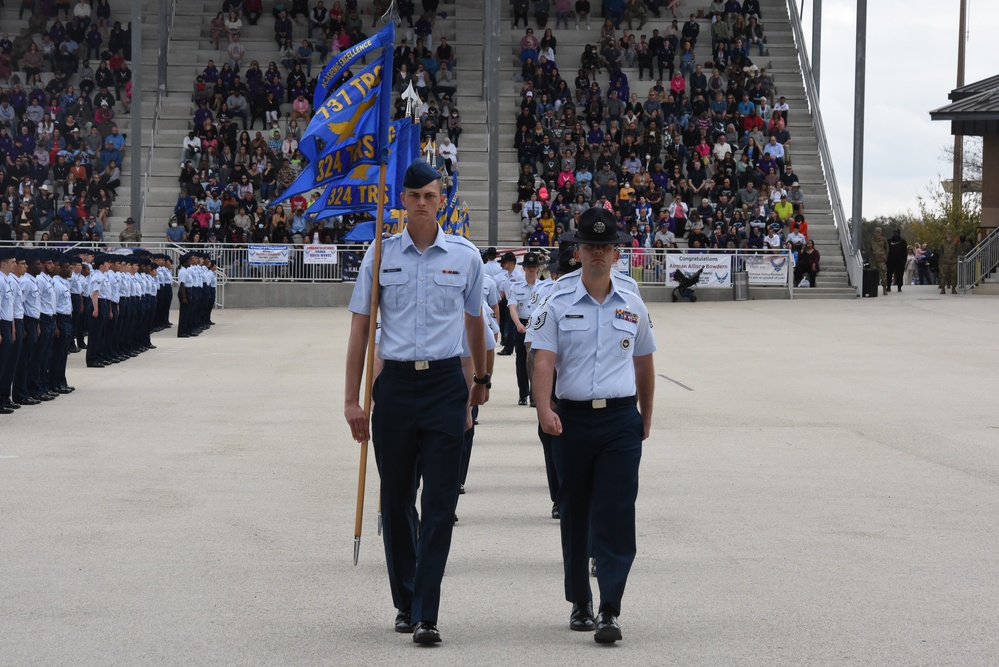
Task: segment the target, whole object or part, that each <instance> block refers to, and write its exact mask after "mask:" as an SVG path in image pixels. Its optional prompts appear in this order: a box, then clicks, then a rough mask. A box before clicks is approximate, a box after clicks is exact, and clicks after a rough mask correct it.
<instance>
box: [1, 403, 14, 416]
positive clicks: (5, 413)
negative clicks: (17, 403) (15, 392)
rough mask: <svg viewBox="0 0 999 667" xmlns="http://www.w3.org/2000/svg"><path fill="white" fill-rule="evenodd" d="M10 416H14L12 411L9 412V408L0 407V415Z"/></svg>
mask: <svg viewBox="0 0 999 667" xmlns="http://www.w3.org/2000/svg"><path fill="white" fill-rule="evenodd" d="M10 414H14V411H13V410H11V409H10V408H5V407H4V406H2V405H0V415H10Z"/></svg>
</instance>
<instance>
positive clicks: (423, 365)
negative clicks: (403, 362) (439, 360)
mask: <svg viewBox="0 0 999 667" xmlns="http://www.w3.org/2000/svg"><path fill="white" fill-rule="evenodd" d="M415 367H416V370H418V371H426V370H430V362H429V361H417V362H415Z"/></svg>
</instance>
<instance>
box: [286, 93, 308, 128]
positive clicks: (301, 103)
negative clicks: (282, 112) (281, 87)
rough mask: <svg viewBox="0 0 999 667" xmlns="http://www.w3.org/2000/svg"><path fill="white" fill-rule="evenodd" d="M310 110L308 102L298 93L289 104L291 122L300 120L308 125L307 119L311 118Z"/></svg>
mask: <svg viewBox="0 0 999 667" xmlns="http://www.w3.org/2000/svg"><path fill="white" fill-rule="evenodd" d="M310 109H311V105H310V104H309V101H308V100H307V99H305V95H304V94H303V93H299V94H298V95H297V96H296V97H295V99H294V101H293V102H292V103H291V117H290V118H291V120H296V119H298V118H301V119H302V120H304V121H305V122H306V123H308V122H309V119H310V118H311V117H312V113H311V111H310Z"/></svg>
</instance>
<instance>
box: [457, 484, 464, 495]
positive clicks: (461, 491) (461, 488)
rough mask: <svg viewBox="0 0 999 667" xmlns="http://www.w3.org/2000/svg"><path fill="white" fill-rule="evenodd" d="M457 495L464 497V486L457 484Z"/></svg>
mask: <svg viewBox="0 0 999 667" xmlns="http://www.w3.org/2000/svg"><path fill="white" fill-rule="evenodd" d="M458 495H459V496H463V495H465V485H464V484H459V485H458Z"/></svg>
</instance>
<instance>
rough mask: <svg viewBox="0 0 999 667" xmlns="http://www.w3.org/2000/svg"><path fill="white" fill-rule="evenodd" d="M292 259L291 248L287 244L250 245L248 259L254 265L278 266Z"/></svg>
mask: <svg viewBox="0 0 999 667" xmlns="http://www.w3.org/2000/svg"><path fill="white" fill-rule="evenodd" d="M289 259H291V249H290V248H289V247H288V246H286V245H249V246H247V248H246V260H247V261H248V262H249V263H250V265H252V266H276V265H282V264H287V263H288V260H289Z"/></svg>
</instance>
